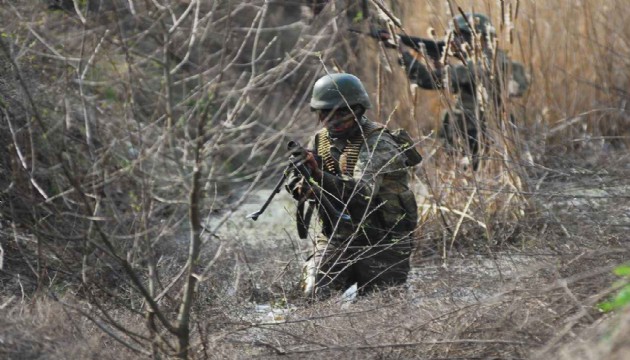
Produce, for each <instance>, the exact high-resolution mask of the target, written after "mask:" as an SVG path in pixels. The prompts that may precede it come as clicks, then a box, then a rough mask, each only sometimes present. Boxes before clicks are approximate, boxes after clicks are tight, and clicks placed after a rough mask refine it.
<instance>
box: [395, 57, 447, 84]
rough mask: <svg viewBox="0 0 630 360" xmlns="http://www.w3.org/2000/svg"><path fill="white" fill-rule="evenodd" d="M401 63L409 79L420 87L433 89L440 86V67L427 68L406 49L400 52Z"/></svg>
mask: <svg viewBox="0 0 630 360" xmlns="http://www.w3.org/2000/svg"><path fill="white" fill-rule="evenodd" d="M402 64H403V65H404V66H405V69H406V71H407V76H408V77H409V79H410V80H412V81H414V82H415V83H416V84H417V85H418V86H420V87H421V88H423V89H428V90H435V89H440V88H441V87H442V71H441V69H435V70H429V69H428V68H427V66H426V65H425V64H423V63H421V62H420V61H418V60H417V59H416V58H415V57H414V56H413V55H411V53H409V52H407V51H405V52H403V53H402Z"/></svg>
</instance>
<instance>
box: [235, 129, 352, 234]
mask: <svg viewBox="0 0 630 360" xmlns="http://www.w3.org/2000/svg"><path fill="white" fill-rule="evenodd" d="M287 149H288V150H289V154H290V155H292V157H293V158H295V159H304V158H305V155H306V152H307V151H308V150H306V149H304V148H303V147H302V146H301V145H300V144H299V143H298V142H296V141H289V142H288V144H287ZM290 172H294V173H297V174H300V176H302V178H303V179H304V181H302V190H303V192H304V193H305V194H307V193H311V194H313V196H312V199H313V200H314V202H316V203H318V204H319V205H321V207H322V208H323V210H324V211H325V212H326V214H328V216H330V217H331V218H332V219H339V220H341V221H350V216H349V215H348V214H344V213H342V212H341V211H339V210H337V208H336V207H335V206H334V205H333V204H332V203H331V201H330V199H328V196H327V195H326V194H325V193H324V191H323V190H322V189H321V188H320V187H319V185H317V184H316V183H314V182H312V179H311V172H310V169H308V167H306V166H305V165H304V164H302V163H300V162H299V161H295V162H294V161H291V162H290V163H289V165H287V166H286V168H285V169H284V170H283V171H282V176H281V177H280V180H279V181H278V183H277V184H276V186H275V187H274V188H273V190H272V192H271V195H269V197H268V198H267V200H266V201H265V203H264V204H263V205H262V206H261V208H260V209H259V210H257V211H255V212H253V213H251V214H249V215H247V218H248V219H252V220H254V221H256V220H258V217H259V216H260V215H262V214H263V213H264V212H265V210H266V209H267V207H268V206H269V204H270V203H271V201H272V200H273V198H274V197H275V196H276V194H277V193H279V192H280V189H281V188H282V186H283V184H284V183H285V181H286V179H287V177H288V176H289V174H290ZM302 206H303V202H299V203H298V210H297V212H298V216H297V221H298V223H297V228H298V234H299V236H300V238H301V239H305V238H306V236H307V230H308V225H309V222H310V217H311V214H312V207H311V206H309V210H308V211H307V215H306V216H304V214H303V211H304V209H303V208H302Z"/></svg>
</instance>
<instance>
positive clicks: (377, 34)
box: [349, 27, 446, 61]
mask: <svg viewBox="0 0 630 360" xmlns="http://www.w3.org/2000/svg"><path fill="white" fill-rule="evenodd" d="M349 31H350V32H354V33H358V34H363V35H367V36H370V37H372V38H375V39H377V40H380V41H382V42H383V43H384V44H385V46H386V47H389V48H396V47H397V46H396V43H394V42H393V39H392V34H391V33H390V32H389V31H388V30H385V29H378V28H375V27H372V28H370V32H368V33H366V32H363V31H361V30H356V29H349ZM394 35H395V36H396V37H397V38H398V39H399V40H400V42H401V43H402V44H403V45H405V46H408V47H410V48H411V49H413V50H414V51H416V52H418V53H420V54H423V55H424V54H426V56H428V57H429V58H431V59H432V60H436V61H439V60H440V59H441V58H442V56H443V54H444V51H445V48H446V42H445V41H442V40H440V41H435V40H433V39H426V38H421V37H416V36H409V35H407V34H394Z"/></svg>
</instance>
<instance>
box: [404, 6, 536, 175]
mask: <svg viewBox="0 0 630 360" xmlns="http://www.w3.org/2000/svg"><path fill="white" fill-rule="evenodd" d="M468 16H469V17H471V18H474V19H475V20H476V22H477V23H480V24H481V25H483V26H480V27H479V28H478V29H477V31H478V32H480V33H481V35H482V36H486V37H489V38H490V39H491V38H492V37H493V36H494V30H493V28H492V27H491V25H490V23H489V20H488V19H487V17H485V16H484V15H480V14H473V15H470V14H469V15H468ZM451 24H457V27H458V28H459V31H461V32H462V33H464V34H468V35H469V36H472V35H471V34H470V30H469V28H468V25H467V24H468V23H467V22H465V21H464V20H463V18H462V17H461V16H458V17H456V18H455V19H453V21H452V22H451ZM452 27H455V25H452ZM490 39H488V41H490ZM494 61H496V62H495V63H494V64H493V62H494ZM402 62H403V64H404V65H405V66H406V68H407V71H408V76H409V78H410V79H412V80H413V81H415V82H416V84H417V85H418V86H420V87H421V88H424V89H440V88H447V89H448V90H449V91H451V92H452V93H455V94H457V98H456V101H455V106H454V107H453V108H452V109H451V110H447V111H445V112H444V113H443V114H442V129H441V135H442V136H443V137H444V138H445V140H446V142H447V143H448V144H449V145H453V143H454V139H455V136H456V135H457V134H462V135H465V137H466V140H467V145H468V147H469V151H470V153H471V154H472V155H473V162H474V163H475V167H476V164H477V163H478V159H477V155H478V152H479V141H480V136H481V134H482V133H484V131H485V116H486V114H487V115H494V116H499V117H502V116H503V114H502V112H504V106H503V104H502V99H504V98H507V97H516V96H522V94H523V93H524V92H525V90H527V88H528V86H529V83H528V80H527V76H526V75H525V69H524V67H523V65H522V64H520V63H518V62H514V61H511V60H510V59H509V57H508V56H507V54H506V53H505V52H504V51H502V50H500V49H495V50H494V51H493V50H492V49H490V48H488V47H485V48H484V49H482V50H481V52H480V54H479V56H477V57H476V58H475V57H474V56H472V55H471V56H469V57H468V59H467V60H466V61H465V62H463V61H462V60H460V59H458V60H455V61H454V63H453V64H450V65H448V67H447V68H446V69H447V71H444V70H442V69H437V70H433V71H431V70H429V69H428V68H427V67H426V66H425V65H424V64H422V63H421V62H418V61H417V60H416V59H415V58H414V57H413V56H412V55H411V54H410V53H408V52H405V53H403V58H402ZM508 74H509V75H510V76H509V78H508V76H507V75H508ZM445 79H446V80H447V81H445ZM508 116H509V117H510V120H511V121H512V122H513V121H514V120H513V117H512V115H511V114H510V115H508Z"/></svg>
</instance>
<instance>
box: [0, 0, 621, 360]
mask: <svg viewBox="0 0 630 360" xmlns="http://www.w3.org/2000/svg"><path fill="white" fill-rule="evenodd" d="M43 3H44V2H32V3H31V2H17V3H16V2H13V1H2V0H0V5H1V6H0V8H1V9H0V18H2V20H3V21H2V25H0V32H1V34H0V35H1V38H0V42H1V45H2V48H1V49H0V67H1V69H2V72H1V73H0V95H1V98H0V99H1V100H2V101H1V102H0V110H2V113H1V114H0V119H1V120H2V122H1V123H0V140H1V143H2V144H3V147H4V150H3V151H2V155H0V225H1V227H0V315H1V316H0V319H2V320H0V329H1V330H0V355H1V356H2V357H6V358H11V359H13V358H15V359H38V358H46V359H48V358H59V359H68V358H76V359H79V358H88V357H96V358H122V359H124V358H137V357H139V356H140V357H153V358H157V357H161V356H166V357H169V356H173V357H174V356H177V357H183V358H185V357H189V358H250V357H255V356H258V357H266V358H274V357H282V358H300V359H302V358H321V357H322V356H323V357H333V356H336V357H341V358H362V359H363V358H374V359H382V358H386V359H390V358H391V359H396V358H400V359H407V358H440V359H459V358H462V359H464V358H465V359H472V358H479V359H486V358H540V359H548V358H561V357H563V356H564V357H567V358H577V357H579V356H582V357H583V358H603V357H605V355H601V354H605V353H606V352H612V353H614V352H615V351H617V352H621V351H623V349H624V348H623V346H624V345H623V342H624V337H623V335H620V334H627V330H626V329H627V327H626V326H625V325H624V321H626V320H623V319H621V320H619V319H617V318H615V317H614V316H613V315H602V314H601V313H599V312H598V311H597V310H596V304H597V303H598V302H600V301H602V300H603V299H605V298H606V297H607V296H609V295H610V294H611V293H612V291H613V288H611V284H612V283H613V282H614V280H615V278H614V276H613V275H612V273H611V270H612V269H613V268H614V267H615V266H617V265H618V264H620V263H623V262H625V261H627V259H628V257H629V256H628V255H629V254H628V238H627V234H626V233H627V231H626V230H627V228H628V226H630V225H629V223H630V216H629V215H628V213H629V211H630V209H629V208H628V206H627V194H628V190H629V188H630V184H628V182H627V180H626V179H627V178H628V175H629V173H628V172H630V168H629V167H628V166H627V163H628V161H627V160H628V155H627V150H628V148H627V146H628V141H627V140H628V139H627V137H628V130H627V127H626V126H625V124H626V123H627V121H628V111H627V110H626V101H627V91H626V90H625V89H627V87H628V86H627V85H628V73H629V72H628V71H627V69H628V60H627V59H628V58H630V57H629V56H628V55H630V54H629V53H630V48H628V41H630V28H628V25H627V24H626V22H625V19H624V17H623V14H620V13H619V12H618V10H617V9H619V8H623V5H625V4H624V2H623V1H620V0H619V1H612V2H610V1H609V2H607V3H606V4H604V5H601V4H599V3H597V2H594V1H586V2H582V6H580V7H577V5H574V4H572V3H566V4H551V3H550V4H542V3H540V2H538V3H537V2H533V3H532V2H530V3H520V2H516V1H507V0H506V1H499V2H498V3H497V2H495V1H474V2H471V3H470V4H469V3H466V4H456V3H455V2H450V3H451V5H452V6H454V7H456V6H457V5H459V6H462V8H463V9H465V10H468V8H469V7H470V8H474V9H475V10H477V11H484V12H486V13H488V14H489V15H490V16H491V18H492V19H493V21H495V23H496V25H497V26H498V32H499V46H500V47H502V48H504V49H506V50H507V51H508V52H509V53H510V55H511V56H513V57H514V58H516V59H518V60H521V61H523V62H524V63H525V64H526V65H527V68H528V69H529V71H530V73H531V77H532V85H531V90H530V91H529V93H528V95H527V96H526V97H524V98H522V99H518V100H514V101H510V106H511V109H512V110H513V111H514V112H515V113H517V114H518V119H519V120H518V123H517V127H516V128H515V129H512V128H510V127H506V126H505V125H506V119H501V118H497V119H492V126H493V130H494V133H495V134H498V135H497V138H495V139H494V142H492V143H491V144H490V146H489V147H488V149H486V153H485V155H486V156H485V160H484V163H483V164H482V167H481V169H480V170H479V171H477V172H471V171H470V169H468V168H463V167H462V166H460V159H458V158H453V157H451V156H448V154H446V152H445V151H444V149H443V148H442V143H441V141H440V140H439V139H437V138H436V137H435V136H434V135H435V134H432V133H431V131H432V130H435V129H436V128H437V123H436V119H438V114H439V111H440V110H441V109H443V108H444V106H447V104H448V101H449V99H448V96H447V95H446V94H444V93H442V92H439V91H434V92H428V91H421V90H418V89H412V88H411V87H410V86H409V85H410V84H409V82H408V81H407V79H406V78H405V74H404V72H403V71H402V69H400V67H398V64H397V59H396V57H397V51H396V50H393V49H385V48H383V47H382V46H381V45H380V44H379V43H377V42H375V41H373V39H369V38H363V37H360V36H358V35H357V36H355V35H352V34H350V33H349V32H347V29H348V28H349V27H350V26H355V25H357V23H356V22H358V23H359V24H358V25H359V26H363V25H365V24H364V23H361V22H360V21H359V20H361V16H363V15H365V10H366V8H365V7H363V2H352V1H330V4H328V6H326V7H324V8H323V9H320V8H319V7H318V8H317V9H318V11H319V13H318V15H317V17H314V16H313V13H312V12H311V9H312V8H310V9H309V8H308V7H307V6H304V5H305V4H306V3H307V2H298V1H271V2H268V1H258V0H248V1H233V2H222V1H209V2H203V1H152V2H138V1H109V2H99V4H100V5H99V6H96V7H95V5H94V3H93V2H91V1H88V2H81V1H74V2H72V1H71V2H60V4H61V3H63V4H62V5H63V6H58V7H57V8H55V9H53V8H51V7H47V6H46V5H44V4H43ZM70 3H72V5H73V6H72V7H69V4H70ZM317 3H318V4H319V3H322V2H317ZM375 3H377V2H369V6H368V7H367V9H368V10H369V14H370V16H374V17H376V16H377V15H378V16H381V17H382V16H383V15H382V14H380V15H379V12H378V9H377V7H376V5H375ZM378 3H384V4H385V5H386V7H385V8H384V9H386V10H387V9H389V10H391V11H392V14H395V15H397V16H401V15H400V14H406V15H405V16H404V17H401V20H402V24H403V25H404V29H405V30H406V31H407V32H408V33H410V34H418V35H421V36H424V35H425V30H426V27H427V26H432V27H433V28H435V30H436V32H437V33H438V34H442V33H443V31H444V29H445V25H446V20H447V19H448V14H447V10H446V7H445V6H444V3H443V2H442V1H420V0H417V1H416V0H414V1H386V2H378ZM64 4H65V5H64ZM85 4H91V5H89V6H87V7H86V6H85ZM75 5H76V6H75ZM311 5H313V4H311ZM315 5H317V4H315ZM348 5H351V6H348ZM352 5H354V6H352ZM600 5H601V6H600ZM59 8H61V9H59ZM501 14H503V15H504V16H501ZM338 70H344V71H348V72H352V73H355V74H357V75H358V76H359V77H360V78H361V79H363V80H364V82H365V84H366V85H367V87H368V88H369V89H371V91H372V95H373V98H374V103H375V104H376V106H375V109H374V110H373V111H372V112H371V113H368V115H369V116H370V117H372V118H374V119H378V120H380V121H383V122H385V121H390V119H391V123H392V125H398V126H405V127H406V128H408V129H410V130H411V131H412V132H413V133H414V134H415V135H417V136H418V138H420V139H422V140H421V141H420V147H421V148H422V151H423V154H424V155H425V162H424V164H423V166H422V168H421V169H418V171H417V172H416V177H417V180H418V181H419V182H421V183H423V189H424V190H423V192H422V196H423V198H422V201H421V202H420V205H421V208H420V211H421V214H422V217H423V222H422V225H421V227H420V228H419V229H418V239H417V244H416V249H417V251H416V255H415V257H414V262H415V264H416V269H415V270H414V271H415V274H416V275H415V277H414V278H413V279H412V280H411V281H410V282H409V284H408V288H404V289H402V288H401V289H398V288H394V289H391V290H388V291H386V292H383V293H378V294H372V295H369V296H366V297H363V298H360V299H358V300H357V301H356V302H355V303H352V304H348V303H340V302H339V299H332V300H330V301H327V302H322V303H316V304H305V303H303V302H302V300H300V299H299V298H297V297H296V296H295V295H296V289H295V283H296V279H297V277H298V273H299V265H300V262H301V261H302V260H303V259H302V257H303V255H304V250H305V248H306V246H307V244H300V243H297V242H295V241H293V240H292V239H291V233H289V232H286V231H282V232H281V231H280V230H279V231H278V232H279V233H278V234H276V235H277V238H276V239H274V240H275V241H273V242H268V243H261V242H250V241H245V240H251V239H242V238H239V236H241V235H239V234H231V235H225V234H224V233H221V231H220V230H221V229H222V227H224V226H225V224H226V223H228V222H230V221H236V222H237V224H238V221H237V220H234V219H232V217H233V215H234V213H235V211H237V210H238V209H239V208H240V207H242V206H243V204H244V203H246V202H247V201H248V198H249V197H250V196H251V195H252V193H253V192H255V191H256V190H257V189H259V188H264V187H268V186H270V185H271V183H272V182H273V181H275V178H276V175H275V174H276V173H277V171H279V169H280V168H281V166H282V163H283V161H284V143H286V141H287V140H289V139H298V140H300V141H301V140H304V139H305V136H306V135H308V134H309V133H311V132H312V130H314V129H315V128H316V124H315V123H313V121H312V116H311V114H310V113H309V112H308V110H307V103H306V102H307V99H308V95H309V89H310V87H311V86H312V83H313V81H314V80H315V79H316V78H317V77H318V76H319V74H321V73H322V71H338ZM401 84H402V85H401ZM267 179H273V180H267ZM288 231H293V229H288ZM244 234H251V236H253V237H255V236H256V235H255V234H252V233H251V232H245V233H244ZM243 236H245V235H243ZM261 303H265V304H270V306H271V309H275V310H277V316H275V315H273V311H272V315H273V317H272V318H269V317H268V316H267V314H266V313H263V314H262V318H261V314H258V313H256V312H255V311H254V310H253V309H254V308H255V304H261ZM626 315H627V314H626ZM269 320H276V321H271V322H269ZM278 320H279V321H278ZM606 324H610V325H609V326H608V327H605V325H606ZM616 324H619V325H616ZM594 325H596V326H598V327H599V328H598V330H594ZM602 328H603V330H602ZM608 334H611V337H612V338H613V342H614V341H618V343H615V344H618V345H614V346H611V347H608V348H607V347H606V345H605V344H599V345H598V346H593V347H588V348H587V347H585V346H578V347H574V346H573V345H572V344H574V343H575V342H576V341H578V340H579V341H581V340H583V339H585V338H586V339H587V340H589V341H590V343H592V344H597V343H598V342H599V339H600V337H601V336H608ZM626 338H627V337H626ZM626 341H627V340H626ZM600 355H601V356H600ZM611 356H613V355H611Z"/></svg>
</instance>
